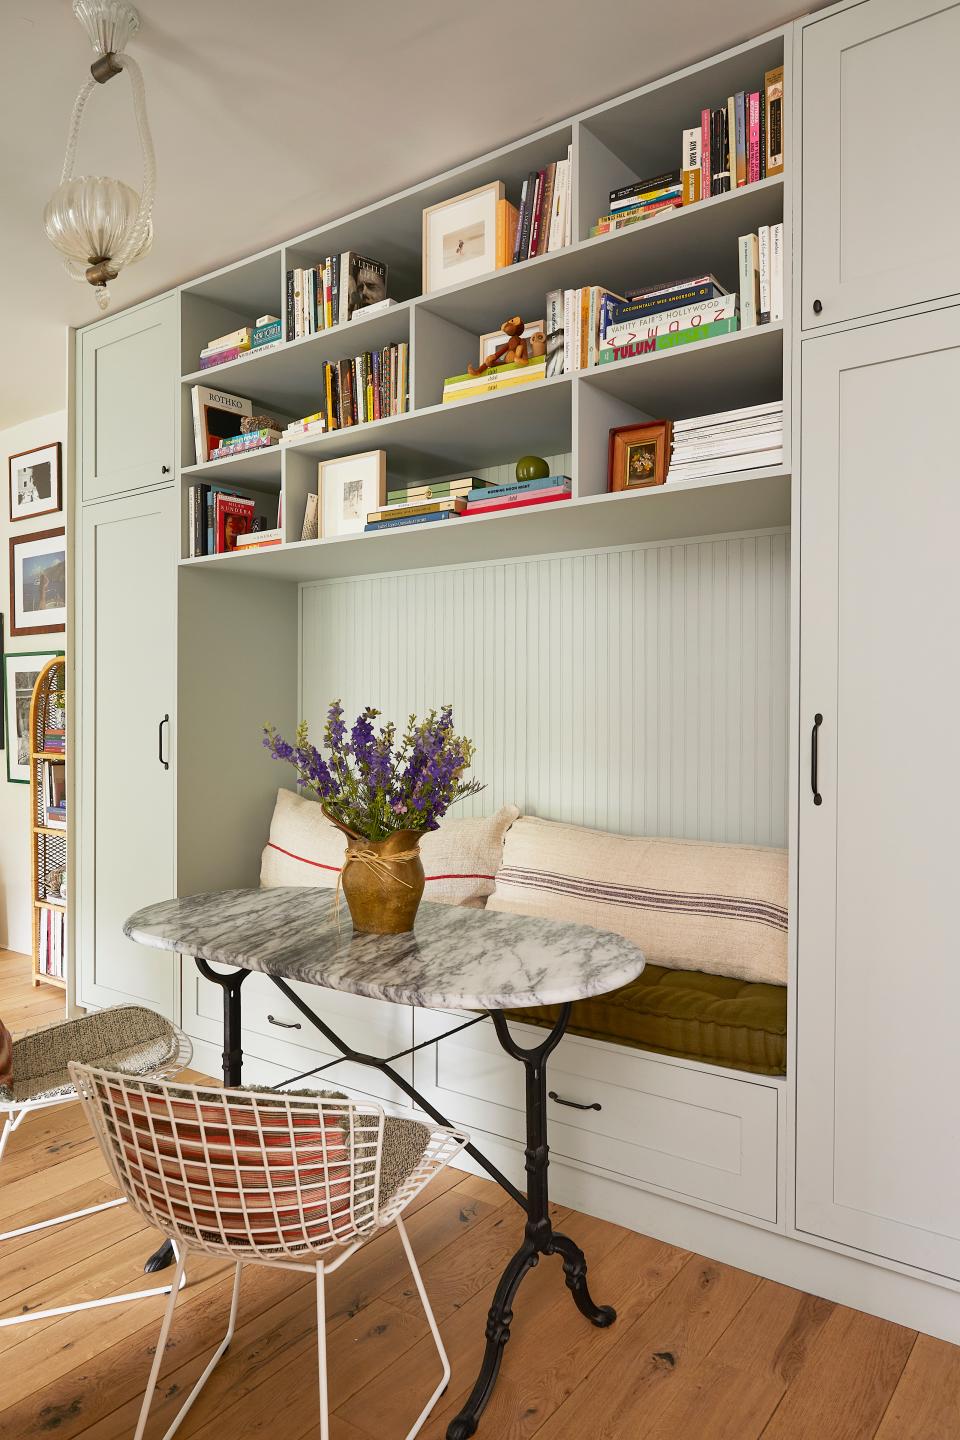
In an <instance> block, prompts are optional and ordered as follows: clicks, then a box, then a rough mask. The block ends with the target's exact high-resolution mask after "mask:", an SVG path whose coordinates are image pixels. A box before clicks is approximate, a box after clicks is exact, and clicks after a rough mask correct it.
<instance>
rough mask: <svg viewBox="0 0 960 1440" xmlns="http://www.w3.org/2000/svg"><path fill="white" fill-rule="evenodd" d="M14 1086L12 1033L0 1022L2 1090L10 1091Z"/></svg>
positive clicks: (0, 1084) (0, 1074)
mask: <svg viewBox="0 0 960 1440" xmlns="http://www.w3.org/2000/svg"><path fill="white" fill-rule="evenodd" d="M12 1085H13V1040H12V1038H11V1036H10V1031H9V1030H8V1029H7V1027H6V1025H4V1023H3V1021H2V1020H0V1090H9V1089H10V1088H11V1087H12Z"/></svg>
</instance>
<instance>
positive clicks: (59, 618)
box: [10, 528, 67, 635]
mask: <svg viewBox="0 0 960 1440" xmlns="http://www.w3.org/2000/svg"><path fill="white" fill-rule="evenodd" d="M66 628H67V532H66V530H64V529H63V528H60V529H58V530H41V531H39V532H38V533H37V534H36V535H22V536H21V535H11V537H10V634H11V635H51V634H55V633H57V632H58V631H61V630H66Z"/></svg>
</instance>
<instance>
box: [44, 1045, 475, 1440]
mask: <svg viewBox="0 0 960 1440" xmlns="http://www.w3.org/2000/svg"><path fill="white" fill-rule="evenodd" d="M70 1073H71V1076H72V1077H73V1081H74V1084H75V1086H76V1089H77V1093H78V1095H79V1096H80V1099H81V1100H82V1102H83V1106H84V1109H85V1111H86V1113H87V1116H88V1118H89V1120H90V1123H91V1125H92V1127H93V1131H94V1134H95V1135H96V1137H97V1139H98V1140H99V1142H100V1145H101V1147H102V1149H103V1153H104V1155H105V1156H106V1158H107V1163H108V1164H109V1166H110V1169H111V1171H112V1173H113V1175H114V1178H115V1179H116V1181H117V1184H118V1185H119V1186H120V1188H121V1190H122V1191H123V1193H124V1194H125V1195H126V1196H127V1198H128V1199H129V1200H130V1203H131V1204H132V1205H133V1206H134V1208H135V1209H137V1210H138V1211H139V1212H140V1214H141V1215H143V1216H144V1218H145V1219H147V1220H149V1221H150V1223H151V1224H152V1225H155V1226H157V1228H158V1229H159V1230H161V1231H162V1232H163V1233H164V1234H165V1235H167V1236H169V1238H170V1239H171V1240H173V1241H174V1242H175V1244H176V1245H177V1247H178V1251H179V1259H178V1262H177V1283H179V1279H180V1276H181V1274H182V1272H183V1266H184V1262H185V1259H186V1256H187V1255H188V1254H189V1253H190V1252H192V1251H194V1252H201V1253H203V1254H205V1255H211V1256H217V1257H220V1258H224V1259H227V1260H230V1261H232V1262H233V1264H234V1265H235V1267H236V1268H235V1272H234V1280H233V1294H232V1297H231V1301H230V1315H229V1320H228V1323H227V1331H226V1334H225V1335H224V1337H223V1340H222V1341H221V1343H220V1345H219V1346H218V1347H217V1349H216V1350H215V1352H214V1354H213V1356H212V1357H211V1359H210V1361H209V1362H208V1364H207V1366H206V1368H205V1369H204V1371H203V1373H202V1374H201V1376H200V1378H199V1379H198V1380H197V1382H196V1384H195V1385H194V1387H193V1389H192V1390H191V1391H190V1394H189V1395H188V1396H187V1399H186V1401H185V1402H184V1404H183V1406H182V1407H181V1409H180V1410H179V1412H178V1414H177V1416H176V1418H175V1419H174V1421H173V1423H172V1424H171V1425H170V1427H169V1429H168V1430H167V1432H166V1435H165V1436H164V1440H170V1436H172V1435H173V1434H174V1432H175V1431H176V1430H177V1429H178V1428H179V1426H180V1424H181V1422H182V1421H183V1419H184V1417H185V1416H186V1414H187V1412H188V1410H189V1409H190V1407H191V1406H192V1405H193V1403H194V1401H195V1400H196V1398H197V1396H198V1395H199V1394H200V1392H201V1390H202V1389H203V1387H204V1385H205V1384H206V1382H207V1380H208V1379H209V1377H210V1375H211V1374H212V1373H213V1370H214V1368H215V1366H216V1365H217V1363H218V1362H219V1360H220V1359H221V1357H222V1356H223V1354H224V1352H225V1351H226V1349H227V1347H228V1345H229V1344H230V1341H231V1339H232V1337H233V1332H234V1327H235V1325H236V1320H237V1306H238V1301H239V1296H240V1277H241V1273H242V1269H243V1266H244V1265H246V1264H256V1265H271V1266H275V1267H277V1268H278V1269H282V1270H295V1271H300V1272H302V1271H304V1270H309V1271H312V1272H313V1273H314V1274H315V1276H316V1283H317V1353H318V1362H319V1378H320V1436H321V1440H329V1434H330V1420H329V1405H328V1387H327V1357H326V1323H325V1315H326V1312H325V1303H324V1282H325V1278H326V1276H327V1275H329V1274H331V1273H332V1272H333V1271H334V1270H337V1269H339V1267H340V1266H341V1265H342V1264H343V1263H344V1261H346V1260H348V1259H349V1258H350V1256H351V1255H353V1254H354V1252H355V1251H356V1250H358V1249H359V1248H360V1246H361V1245H362V1244H363V1243H364V1241H365V1240H367V1239H368V1238H369V1237H370V1236H371V1235H374V1234H375V1233H377V1232H378V1231H380V1230H383V1229H385V1228H386V1227H387V1226H389V1225H396V1227H397V1230H398V1232H399V1235H400V1242H401V1244H402V1245H403V1249H404V1252H405V1254H406V1257H407V1261H408V1263H409V1266H410V1270H411V1272H412V1274H413V1279H414V1283H415V1284H416V1287H417V1292H418V1294H419V1296H420V1301H421V1303H422V1305H423V1309H424V1313H425V1314H426V1317H427V1323H428V1325H429V1327H430V1332H431V1334H432V1336H433V1339H434V1343H435V1344H436V1347H437V1352H438V1354H439V1356H440V1362H441V1368H442V1375H441V1378H440V1380H439V1382H438V1384H437V1386H436V1388H435V1390H434V1391H433V1394H432V1395H431V1396H430V1398H429V1400H428V1401H427V1403H426V1405H425V1406H424V1408H423V1410H422V1411H421V1412H420V1414H419V1416H418V1417H417V1420H416V1421H415V1423H414V1425H413V1427H412V1429H410V1430H409V1431H408V1432H407V1436H406V1440H413V1436H415V1435H416V1434H417V1433H418V1432H419V1430H420V1429H421V1427H422V1426H423V1424H424V1422H425V1421H426V1419H427V1417H428V1415H429V1414H430V1412H431V1410H432V1409H433V1408H434V1406H435V1405H436V1403H437V1400H438V1399H439V1398H440V1396H441V1395H442V1393H443V1391H444V1390H445V1389H446V1386H447V1382H448V1381H449V1379H450V1364H449V1361H448V1360H447V1356H446V1352H445V1350H444V1348H443V1342H442V1341H441V1339H440V1332H439V1330H438V1328H437V1322H436V1320H435V1319H434V1315H433V1311H432V1310H431V1308H430V1302H429V1300H428V1299H427V1293H426V1290H425V1289H424V1285H423V1280H422V1279H421V1276H420V1271H419V1270H418V1268H417V1262H416V1260H415V1258H414V1254H413V1250H412V1249H411V1246H410V1241H409V1239H408V1237H407V1232H406V1229H405V1228H404V1224H403V1220H402V1219H401V1215H402V1213H403V1211H404V1210H405V1208H406V1207H407V1205H409V1203H410V1201H411V1200H412V1199H413V1198H414V1196H415V1195H417V1194H419V1192H420V1191H421V1190H422V1189H423V1188H424V1186H425V1185H427V1184H428V1183H429V1182H430V1180H432V1179H433V1177H434V1176H435V1175H437V1174H438V1173H439V1171H440V1170H442V1169H443V1168H444V1167H445V1166H446V1165H448V1164H449V1163H450V1161H451V1160H452V1159H454V1157H455V1156H456V1155H457V1154H458V1153H459V1151H460V1150H461V1149H462V1148H463V1146H464V1145H465V1144H466V1143H467V1140H468V1138H469V1137H468V1136H467V1135H465V1134H463V1133H462V1132H460V1131H456V1130H451V1129H443V1128H440V1127H434V1126H428V1125H424V1124H421V1123H420V1122H419V1121H418V1120H413V1119H407V1118H405V1117H395V1116H386V1115H385V1114H384V1112H383V1110H382V1109H381V1108H380V1106H378V1105H374V1104H372V1103H371V1104H358V1103H355V1102H351V1101H349V1100H348V1099H347V1098H346V1097H345V1096H342V1095H336V1094H333V1095H330V1094H324V1093H320V1094H317V1093H312V1094H311V1093H304V1092H300V1093H296V1092H290V1093H278V1092H275V1091H252V1090H220V1089H212V1088H209V1087H205V1086H198V1085H170V1084H164V1083H159V1084H158V1083H155V1082H152V1081H147V1080H135V1079H131V1078H129V1077H128V1076H125V1075H118V1074H115V1073H112V1072H110V1071H107V1070H98V1069H92V1068H90V1067H89V1066H84V1065H71V1067H70ZM176 1299H177V1288H176V1284H175V1286H174V1288H173V1290H171V1292H170V1300H169V1302H168V1304H167V1309H166V1313H165V1315H164V1317H163V1323H162V1325H161V1328H160V1339H159V1342H158V1344H157V1349H156V1354H155V1356H154V1360H153V1365H152V1367H151V1370H150V1377H149V1380H148V1381H147V1390H146V1394H145V1395H144V1399H143V1407H142V1409H141V1412H140V1419H139V1422H138V1424H137V1429H136V1435H135V1440H142V1436H143V1433H144V1430H145V1428H146V1424H147V1418H148V1415H149V1413H150V1404H151V1401H152V1399H153V1393H154V1390H155V1389H156V1385H157V1378H158V1376H159V1374H160V1367H161V1365H162V1363H163V1354H164V1350H165V1348H166V1344H167V1340H168V1337H169V1335H170V1327H171V1324H172V1321H173V1313H174V1308H175V1305H176Z"/></svg>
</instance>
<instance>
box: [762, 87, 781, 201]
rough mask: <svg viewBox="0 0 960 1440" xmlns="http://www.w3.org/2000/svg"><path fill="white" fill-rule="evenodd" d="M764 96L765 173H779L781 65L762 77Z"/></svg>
mask: <svg viewBox="0 0 960 1440" xmlns="http://www.w3.org/2000/svg"><path fill="white" fill-rule="evenodd" d="M763 90H764V96H765V104H764V109H765V111H766V116H767V126H766V130H767V134H766V161H767V172H766V173H767V174H768V175H779V174H781V173H782V171H783V66H782V65H778V66H777V68H776V69H775V70H768V71H767V73H766V75H764V77H763Z"/></svg>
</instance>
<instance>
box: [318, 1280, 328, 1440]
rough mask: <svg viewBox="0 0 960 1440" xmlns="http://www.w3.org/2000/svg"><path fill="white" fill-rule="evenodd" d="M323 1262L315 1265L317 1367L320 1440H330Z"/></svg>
mask: <svg viewBox="0 0 960 1440" xmlns="http://www.w3.org/2000/svg"><path fill="white" fill-rule="evenodd" d="M324 1291H325V1284H324V1272H323V1261H322V1260H321V1261H319V1262H318V1264H317V1367H318V1370H319V1375H320V1440H330V1399H329V1395H328V1393H327V1307H326V1298H325V1293H324Z"/></svg>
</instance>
